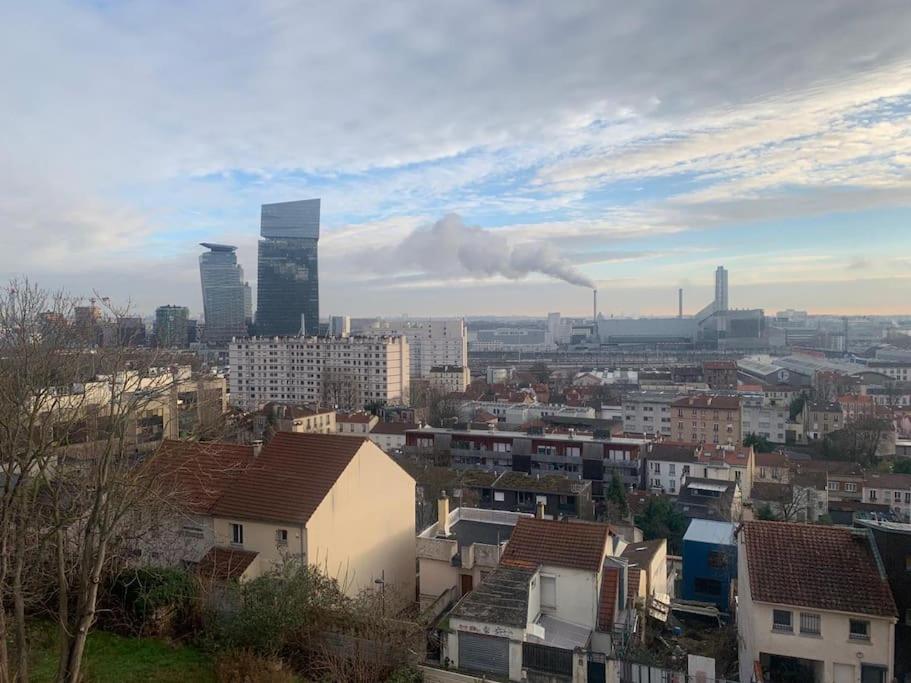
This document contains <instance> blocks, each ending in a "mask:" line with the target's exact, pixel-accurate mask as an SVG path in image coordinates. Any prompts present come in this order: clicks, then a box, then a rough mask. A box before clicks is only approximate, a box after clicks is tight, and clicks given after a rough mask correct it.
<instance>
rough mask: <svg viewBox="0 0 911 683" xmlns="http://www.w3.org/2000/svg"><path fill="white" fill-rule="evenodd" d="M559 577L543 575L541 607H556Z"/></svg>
mask: <svg viewBox="0 0 911 683" xmlns="http://www.w3.org/2000/svg"><path fill="white" fill-rule="evenodd" d="M556 606H557V577H555V576H541V607H550V608H556Z"/></svg>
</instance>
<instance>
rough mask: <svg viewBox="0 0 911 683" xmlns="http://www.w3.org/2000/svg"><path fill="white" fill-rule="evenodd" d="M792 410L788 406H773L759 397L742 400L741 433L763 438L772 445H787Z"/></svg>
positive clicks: (746, 397)
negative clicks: (786, 436)
mask: <svg viewBox="0 0 911 683" xmlns="http://www.w3.org/2000/svg"><path fill="white" fill-rule="evenodd" d="M789 417H790V409H789V407H788V406H787V405H771V404H769V403H768V402H767V401H766V400H764V399H763V398H762V397H759V396H742V397H741V399H740V433H741V434H742V435H743V437H744V438H746V437H747V436H748V435H749V434H757V435H759V436H763V437H765V438H766V439H768V440H769V441H771V442H772V443H785V442H786V439H785V432H786V431H787V425H788V418H789Z"/></svg>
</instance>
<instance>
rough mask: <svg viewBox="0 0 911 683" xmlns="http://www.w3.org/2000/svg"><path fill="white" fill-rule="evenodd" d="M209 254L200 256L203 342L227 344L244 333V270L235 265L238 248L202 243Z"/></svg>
mask: <svg viewBox="0 0 911 683" xmlns="http://www.w3.org/2000/svg"><path fill="white" fill-rule="evenodd" d="M200 244H201V245H202V246H203V247H205V248H206V249H208V250H209V251H207V252H205V253H204V254H200V256H199V279H200V280H201V282H202V306H203V313H204V314H205V317H206V326H205V330H204V333H203V340H204V341H206V342H207V343H210V344H226V343H228V342H229V341H231V338H232V337H243V336H246V334H247V325H246V320H245V316H244V271H243V269H242V268H241V267H240V266H239V265H237V254H235V253H234V252H235V251H237V247H233V246H231V245H230V244H212V243H211V242H201V243H200Z"/></svg>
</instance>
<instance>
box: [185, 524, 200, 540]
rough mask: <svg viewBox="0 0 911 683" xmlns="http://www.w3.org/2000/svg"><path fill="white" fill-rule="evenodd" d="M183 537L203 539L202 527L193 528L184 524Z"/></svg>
mask: <svg viewBox="0 0 911 683" xmlns="http://www.w3.org/2000/svg"><path fill="white" fill-rule="evenodd" d="M180 534H181V536H192V537H193V538H202V535H203V534H202V527H201V526H193V525H192V524H184V525H183V526H182V527H181V528H180Z"/></svg>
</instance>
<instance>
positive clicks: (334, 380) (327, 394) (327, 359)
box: [228, 336, 410, 410]
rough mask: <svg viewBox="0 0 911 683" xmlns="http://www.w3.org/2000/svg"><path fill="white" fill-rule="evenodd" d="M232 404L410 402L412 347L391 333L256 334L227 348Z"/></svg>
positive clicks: (350, 406) (359, 405) (354, 405)
mask: <svg viewBox="0 0 911 683" xmlns="http://www.w3.org/2000/svg"><path fill="white" fill-rule="evenodd" d="M228 354H229V355H228V357H229V363H230V367H231V374H230V382H229V386H230V391H231V395H230V400H231V404H232V405H235V406H237V407H239V408H241V409H243V410H255V409H257V408H258V407H259V406H261V405H263V404H264V403H268V402H270V401H275V402H278V403H309V404H320V403H322V404H334V405H338V406H339V407H341V408H345V409H353V408H362V407H363V406H364V405H365V404H367V403H373V402H385V403H387V404H392V405H396V404H398V405H407V403H408V400H409V381H410V378H409V372H408V368H409V358H410V356H409V346H408V341H407V340H406V339H405V338H404V337H401V336H392V337H344V338H338V337H330V338H321V337H253V338H251V339H241V340H237V341H233V342H231V344H230V346H229V351H228Z"/></svg>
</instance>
